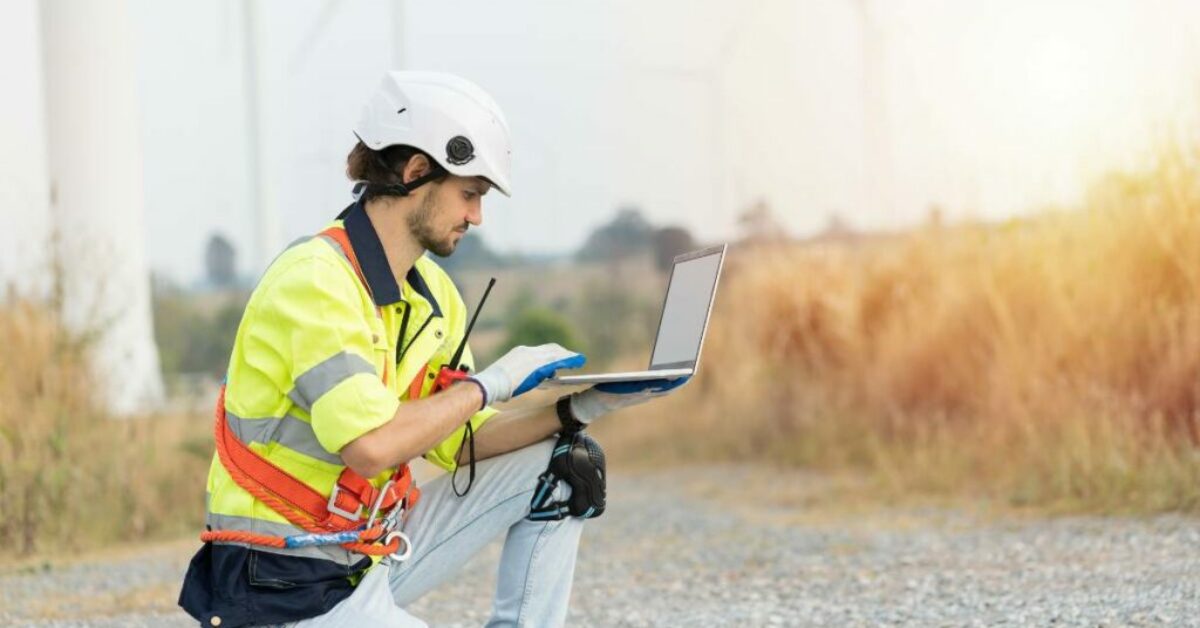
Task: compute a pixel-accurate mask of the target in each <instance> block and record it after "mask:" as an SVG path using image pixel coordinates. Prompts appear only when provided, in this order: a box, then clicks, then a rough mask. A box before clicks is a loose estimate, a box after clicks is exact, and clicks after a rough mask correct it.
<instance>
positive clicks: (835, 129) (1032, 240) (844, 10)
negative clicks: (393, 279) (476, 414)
mask: <svg viewBox="0 0 1200 628" xmlns="http://www.w3.org/2000/svg"><path fill="white" fill-rule="evenodd" d="M1198 28H1200V5H1198V4H1196V3H1194V2H1189V1H1187V0H1154V1H1149V2H1147V1H1134V0H1103V1H1086V2H1085V1H1069V0H1058V1H1055V2H1045V1H1033V0H1028V1H1026V0H1013V1H1010V2H1006V3H991V2H982V1H980V2H961V1H958V2H952V1H949V0H912V1H910V2H905V3H893V2H884V1H882V0H811V1H799V0H797V1H784V0H760V1H756V2H750V3H740V4H739V3H728V2H715V1H709V0H701V1H697V0H690V1H688V2H683V1H664V2H654V3H646V2H630V1H623V0H622V1H610V2H603V3H599V2H588V3H555V2H534V1H519V2H516V1H514V2H504V3H496V2H484V1H463V2H455V3H449V4H447V3H418V2H405V1H404V0H289V1H284V0H214V1H210V2H183V1H179V0H155V1H151V0H107V1H104V2H100V1H98V0H97V1H89V0H40V1H39V0H7V1H6V2H5V3H4V4H3V7H0V85H2V86H3V94H4V96H3V98H0V137H2V138H3V141H0V218H2V220H3V222H2V224H3V225H4V226H3V229H0V282H3V285H4V290H3V293H2V294H0V504H3V510H0V554H3V555H24V554H29V553H34V552H37V551H38V550H39V548H44V547H46V546H47V544H49V543H51V542H52V540H53V539H58V538H61V537H62V534H63V533H64V531H65V530H66V526H69V525H70V523H69V522H70V521H71V519H72V518H71V517H70V514H71V513H73V512H78V511H79V509H80V508H82V506H81V505H79V503H78V502H79V500H77V499H74V498H73V497H72V496H73V495H79V494H86V495H91V496H94V497H96V498H97V499H103V500H104V502H103V503H107V504H111V505H112V507H111V508H105V509H103V510H104V512H102V513H99V514H97V513H95V512H94V511H93V512H90V513H89V515H88V516H89V518H90V520H92V521H94V524H93V525H91V526H89V529H88V531H87V533H86V534H78V533H75V534H72V535H71V537H70V538H71V541H70V542H71V543H74V544H76V545H78V546H79V547H87V546H95V545H103V544H106V543H110V542H113V541H117V540H130V539H145V538H174V537H177V536H180V535H188V534H192V533H194V532H195V530H197V529H198V528H199V526H200V522H201V521H202V514H203V490H204V489H203V482H204V480H203V478H204V477H205V473H206V469H207V465H208V464H209V460H210V457H211V452H212V446H211V436H210V434H209V430H210V429H211V422H210V416H209V406H210V405H211V403H212V400H213V398H214V394H215V390H216V386H217V384H218V382H219V380H220V377H221V376H222V374H223V371H224V368H225V361H226V360H227V357H228V354H229V350H230V347H231V344H232V339H233V337H234V333H235V331H236V329H237V325H238V322H239V320H240V318H241V312H242V307H243V306H244V303H245V301H246V299H247V298H248V295H249V292H250V290H252V288H253V286H254V284H255V281H256V279H257V277H258V276H259V274H260V273H261V272H262V270H263V269H264V268H265V266H266V264H267V263H269V261H270V260H271V259H272V258H273V257H274V256H275V255H276V254H277V253H278V252H279V251H280V250H282V248H283V246H284V245H285V244H286V243H287V242H290V241H291V240H292V239H294V238H297V237H299V236H302V235H306V234H311V233H314V232H316V231H318V230H320V229H321V228H322V227H323V226H324V225H325V224H326V223H327V222H328V221H330V220H331V219H332V218H333V217H334V216H335V215H336V214H337V213H338V212H339V211H340V210H341V209H342V208H343V207H344V206H345V205H346V204H347V203H348V202H349V201H350V194H349V192H350V182H349V181H348V180H347V179H346V177H345V174H344V167H345V158H346V154H347V153H348V152H349V150H350V148H351V147H352V145H353V142H354V137H353V135H352V134H351V131H350V129H351V127H352V125H353V123H354V121H355V119H356V117H357V115H358V111H359V107H360V106H361V104H362V103H363V102H364V101H365V99H366V98H367V96H368V95H369V93H370V92H371V91H372V89H373V88H374V87H375V85H376V84H377V82H378V81H379V79H380V77H381V76H382V74H383V72H385V71H386V70H388V69H400V68H403V69H423V70H440V71H448V72H453V73H456V74H460V75H462V76H465V77H467V78H469V79H471V80H473V81H475V82H477V83H478V84H480V85H481V86H483V87H484V88H485V89H486V90H488V91H489V92H490V93H491V94H492V95H493V96H494V97H495V98H496V100H497V101H498V102H499V103H500V105H501V106H502V108H503V109H504V111H505V113H506V115H507V117H508V121H509V123H510V126H511V128H512V133H513V138H514V151H513V152H514V159H513V163H514V176H513V189H514V195H513V197H512V198H511V199H508V198H503V197H501V196H500V195H498V194H493V195H489V196H488V197H487V199H486V202H485V204H484V207H485V212H484V225H483V227H482V228H479V229H474V230H472V231H471V233H470V234H469V235H468V236H467V238H466V239H465V240H464V241H463V243H462V244H461V245H460V247H459V251H458V252H457V253H456V254H455V255H454V256H453V257H451V258H449V259H446V260H439V263H442V264H443V265H444V266H445V267H447V268H448V269H449V270H450V271H451V273H452V275H453V276H454V277H455V279H456V281H457V283H458V285H459V287H460V289H461V291H462V292H463V294H464V296H465V298H466V300H467V302H468V303H469V304H474V303H475V302H476V300H477V299H478V297H479V295H480V294H481V292H482V288H483V286H484V285H485V283H486V281H487V278H488V277H490V276H496V277H498V278H499V279H500V281H499V283H498V285H497V288H496V290H495V292H494V293H493V295H492V298H491V300H490V302H489V304H488V307H487V309H486V310H485V311H484V312H483V314H482V317H481V322H480V325H479V327H478V329H477V331H476V333H475V335H474V336H473V338H472V341H473V347H474V349H475V352H476V354H477V355H478V356H480V360H479V361H480V362H481V363H486V362H487V361H488V360H489V359H490V358H494V357H496V356H498V355H500V354H501V353H502V352H503V351H505V350H506V349H507V348H508V347H510V346H512V345H515V344H529V343H537V342H545V341H551V340H553V341H558V342H562V343H564V344H566V345H568V346H571V347H577V348H579V349H580V350H583V351H585V352H587V353H588V355H589V357H590V362H591V363H593V364H598V365H600V366H608V365H611V366H631V365H632V366H640V365H641V364H642V363H644V361H645V360H646V359H647V357H648V355H647V354H648V351H649V344H650V342H651V340H652V338H653V333H654V326H655V322H656V321H657V318H658V310H659V308H660V306H661V303H660V298H661V294H662V289H663V286H664V284H665V281H666V275H665V272H666V271H668V270H669V267H670V260H671V258H672V257H673V256H674V255H676V254H678V253H681V252H684V251H687V250H691V249H693V248H698V247H700V246H703V245H708V244H713V243H717V242H729V243H731V244H732V249H731V253H730V256H729V259H728V261H727V267H726V268H727V269H726V274H725V277H724V278H723V280H722V285H721V288H720V292H719V294H718V303H717V309H716V311H715V313H714V319H713V321H712V323H711V333H710V336H709V339H708V342H707V344H706V347H705V360H704V361H705V364H704V369H703V370H702V371H701V373H700V375H699V376H698V377H697V378H696V379H695V381H694V382H692V383H691V384H690V385H689V386H687V387H686V388H683V389H681V392H680V393H678V394H675V395H672V396H671V397H670V398H669V399H667V400H665V401H663V402H661V403H660V404H656V405H655V407H654V408H653V409H649V410H647V409H642V410H640V411H631V412H629V413H626V414H623V415H620V416H618V417H615V418H614V419H612V420H610V421H606V422H605V423H603V424H602V425H600V426H599V427H598V432H599V435H600V438H601V440H602V442H604V443H605V444H606V446H607V447H608V449H609V451H610V455H611V456H612V457H613V458H614V459H615V460H616V461H617V464H618V465H628V467H629V468H635V467H636V466H637V465H639V464H649V465H656V466H657V465H667V464H700V463H704V462H706V461H710V460H739V461H747V460H750V461H754V462H760V463H763V464H768V465H775V464H783V465H803V466H808V467H812V468H815V469H820V470H823V471H825V472H828V473H834V474H839V473H849V474H853V475H854V476H855V477H860V478H863V479H864V480H865V486H867V487H869V488H868V489H866V490H869V491H871V492H872V494H873V495H886V496H905V495H926V494H937V495H949V496H955V495H971V496H979V495H985V496H989V497H990V498H994V499H995V500H996V501H997V502H999V503H1004V504H1012V505H1016V506H1030V507H1036V508H1045V509H1050V510H1055V511H1058V510H1062V511H1069V512H1075V511H1105V512H1108V511H1133V512H1147V511H1160V510H1177V511H1191V512H1195V511H1197V510H1200V449H1198V442H1200V418H1198V415H1197V412H1198V408H1200V377H1198V376H1200V178H1198V177H1197V175H1200V153H1198V152H1197V151H1196V148H1197V143H1196V140H1197V137H1198V136H1197V122H1198V114H1200V109H1198V108H1197V106H1198V104H1200V103H1198V102H1197V96H1198V95H1200V92H1198V89H1197V88H1198V87H1200V81H1198V80H1197V79H1198V78H1200V49H1197V44H1196V43H1195V42H1196V41H1197V37H1196V35H1197V29H1198ZM106 513H107V514H106ZM130 513H132V514H130ZM64 515H66V516H64ZM130 516H132V518H133V520H132V521H130V520H129V518H130Z"/></svg>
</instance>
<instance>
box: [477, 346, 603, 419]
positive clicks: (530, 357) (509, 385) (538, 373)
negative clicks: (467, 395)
mask: <svg viewBox="0 0 1200 628" xmlns="http://www.w3.org/2000/svg"><path fill="white" fill-rule="evenodd" d="M586 361H587V358H586V357H584V356H583V354H582V353H575V352H574V351H568V350H566V349H564V348H562V347H561V346H559V345H557V344H554V343H550V344H545V345H538V346H536V347H513V348H512V349H511V350H509V352H508V353H505V354H504V356H503V357H501V358H500V359H499V360H496V361H495V362H493V363H492V365H491V366H489V367H487V368H485V369H483V370H482V371H480V372H478V373H476V374H474V375H472V376H471V377H469V378H468V379H472V380H475V383H477V384H479V387H480V388H482V389H483V405H485V406H486V405H488V404H492V403H496V402H500V401H508V400H509V399H512V398H513V397H516V396H518V395H520V394H521V393H525V392H528V391H530V390H533V389H534V388H537V385H538V384H540V383H542V380H544V379H546V378H548V377H551V376H553V375H554V372H555V371H557V370H558V369H577V368H579V367H581V366H583V363H584V362H586Z"/></svg>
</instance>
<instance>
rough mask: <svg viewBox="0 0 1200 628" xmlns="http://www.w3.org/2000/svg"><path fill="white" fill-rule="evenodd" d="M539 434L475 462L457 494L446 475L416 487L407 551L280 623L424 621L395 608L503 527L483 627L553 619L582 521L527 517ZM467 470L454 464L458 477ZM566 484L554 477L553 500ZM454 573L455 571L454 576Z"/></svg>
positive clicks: (445, 576) (545, 458)
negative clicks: (324, 605)
mask: <svg viewBox="0 0 1200 628" xmlns="http://www.w3.org/2000/svg"><path fill="white" fill-rule="evenodd" d="M553 447H554V441H553V440H546V441H542V442H540V443H536V444H534V445H530V446H528V447H525V448H524V449H520V450H518V451H514V452H511V453H508V454H505V455H503V456H497V457H495V458H492V459H489V460H484V461H482V462H480V463H478V464H477V465H476V476H475V483H474V485H472V487H471V491H470V492H469V493H467V495H466V497H458V496H457V495H455V494H454V491H453V490H452V488H451V486H450V476H449V475H448V474H447V475H442V476H439V477H438V478H437V479H435V480H433V481H431V482H428V483H427V484H425V485H423V486H422V487H421V500H420V503H419V504H418V505H417V507H416V508H415V509H413V512H412V514H411V516H409V518H408V521H407V522H406V523H405V525H404V532H405V534H407V535H408V537H409V538H410V539H411V540H412V544H413V553H412V556H410V557H409V558H408V560H406V561H404V562H402V563H397V562H393V561H391V560H384V561H382V562H380V563H379V564H378V565H376V566H375V567H374V568H372V569H371V570H370V571H369V572H367V575H366V576H364V578H363V580H362V582H360V583H359V585H358V588H357V589H355V591H354V593H353V594H352V595H351V596H350V597H349V598H347V599H345V600H343V601H342V602H341V603H340V604H338V605H337V606H335V607H334V608H333V609H332V610H330V611H329V612H328V613H326V614H324V615H321V616H320V617H313V618H311V619H305V620H303V621H300V622H295V623H291V624H286V625H287V626H292V627H295V628H318V627H324V626H364V627H365V626H404V627H408V626H425V625H426V624H425V622H423V621H421V620H419V619H417V618H415V617H413V616H412V615H409V614H408V613H407V612H405V611H404V610H403V607H404V606H406V605H408V604H409V603H411V602H413V601H414V600H416V599H417V598H419V597H421V596H422V595H425V594H426V593H428V592H429V591H431V590H433V589H434V588H436V587H437V586H438V585H440V584H442V583H443V582H446V581H447V580H449V579H450V578H452V577H455V576H456V574H458V573H459V571H460V569H461V568H462V566H463V565H464V564H466V562H467V560H468V559H470V558H471V557H472V556H474V555H475V554H477V553H479V551H480V550H482V549H483V548H484V546H486V545H487V544H488V543H489V542H490V541H491V540H492V539H494V538H496V537H497V536H499V535H500V534H501V533H505V534H506V536H505V538H504V550H503V552H502V553H501V555H500V573H499V578H498V582H497V585H496V595H495V598H494V599H493V602H492V616H491V619H489V620H488V623H487V625H488V626H497V627H499V626H539V627H540V626H561V625H562V624H563V622H564V621H565V620H566V616H567V602H568V600H569V599H570V597H571V581H572V579H573V577H574V574H575V553H576V550H577V549H578V547H579V535H580V533H581V532H582V531H583V521H582V520H581V519H576V518H574V517H568V518H566V519H563V520H561V521H538V522H534V521H529V520H528V519H526V518H525V517H526V515H528V514H529V501H530V500H531V499H532V498H533V490H534V488H535V487H536V485H537V476H538V475H539V474H540V473H542V471H545V470H546V466H547V465H548V464H549V462H550V452H551V450H552V449H553ZM468 471H469V469H466V468H464V469H463V470H462V471H460V472H459V478H458V481H459V484H460V486H461V485H463V484H465V479H466V478H465V477H464V476H465V475H466V474H467V473H468ZM569 493H570V488H569V487H568V486H567V485H566V483H565V482H560V483H559V486H558V491H557V493H556V496H555V498H556V499H563V498H565V497H566V496H567V495H569ZM458 577H462V576H461V575H459V576H458Z"/></svg>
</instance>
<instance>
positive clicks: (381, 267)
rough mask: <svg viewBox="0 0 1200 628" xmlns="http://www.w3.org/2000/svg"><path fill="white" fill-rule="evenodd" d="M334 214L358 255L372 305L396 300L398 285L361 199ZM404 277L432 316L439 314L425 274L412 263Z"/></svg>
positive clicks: (440, 310)
mask: <svg viewBox="0 0 1200 628" xmlns="http://www.w3.org/2000/svg"><path fill="white" fill-rule="evenodd" d="M338 218H342V219H343V225H344V226H345V228H346V235H347V236H349V238H350V246H351V247H353V248H354V255H355V257H357V258H358V265H359V266H360V267H361V268H362V274H363V277H366V279H367V287H368V288H370V289H371V297H372V298H373V299H374V300H375V305H378V306H379V307H384V306H387V305H391V304H393V303H397V302H399V301H400V285H399V284H397V283H396V278H395V276H393V275H392V267H391V266H390V265H389V264H388V258H387V253H386V252H384V250H383V243H382V242H380V241H379V234H378V233H377V232H376V231H375V225H373V224H371V218H370V217H369V216H367V210H366V208H364V207H363V203H362V201H361V200H360V201H358V202H356V203H354V204H353V205H351V206H349V207H347V208H346V210H345V211H343V212H342V214H341V215H340V216H338ZM404 279H405V281H407V282H408V285H409V286H411V287H412V289H413V290H414V291H416V293H417V294H419V295H421V296H422V297H424V298H425V300H426V301H429V305H430V306H431V307H432V308H433V315H434V316H441V315H442V308H441V307H439V306H438V302H437V300H436V299H434V298H433V293H432V292H430V290H429V284H427V283H425V278H424V277H422V276H421V273H419V272H417V267H416V265H415V264H414V265H413V267H412V268H410V269H409V271H408V274H407V275H406V276H405V277H404Z"/></svg>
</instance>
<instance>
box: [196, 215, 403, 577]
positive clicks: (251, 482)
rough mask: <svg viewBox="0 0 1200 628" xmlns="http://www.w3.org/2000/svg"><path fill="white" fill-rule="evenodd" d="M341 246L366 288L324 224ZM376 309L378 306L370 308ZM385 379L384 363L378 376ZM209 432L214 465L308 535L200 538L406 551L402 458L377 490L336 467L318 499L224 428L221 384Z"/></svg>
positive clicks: (344, 242)
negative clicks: (335, 474)
mask: <svg viewBox="0 0 1200 628" xmlns="http://www.w3.org/2000/svg"><path fill="white" fill-rule="evenodd" d="M321 235H323V236H327V237H329V238H330V239H331V240H333V241H334V242H335V243H337V245H338V246H339V247H340V248H341V249H342V252H343V253H345V255H346V258H347V259H348V260H349V261H350V265H351V266H353V267H354V272H355V274H356V275H358V279H359V281H361V282H362V284H363V286H366V287H367V291H368V292H369V291H370V286H369V284H367V281H366V278H365V276H364V275H363V272H362V267H361V266H360V265H359V262H358V257H357V256H355V254H354V248H353V247H352V246H351V245H350V239H349V237H348V236H347V235H346V230H345V229H343V228H341V227H330V228H328V229H326V230H325V231H322V232H321ZM376 315H378V316H380V317H382V316H383V312H382V310H380V309H379V308H378V307H376ZM387 380H388V371H387V367H386V366H385V368H384V373H383V382H384V384H385V385H386V384H387ZM213 431H214V438H215V440H216V445H217V456H218V458H219V459H220V461H221V465H222V466H224V467H225V470H226V471H227V472H228V473H229V476H230V477H231V478H233V481H234V482H236V483H237V485H238V486H240V487H241V488H242V489H243V490H245V491H246V492H247V493H250V494H251V495H253V496H254V497H255V498H256V499H258V500H259V501H261V502H263V503H264V504H266V505H267V506H269V507H270V508H271V509H272V510H274V511H275V512H277V513H279V514H280V515H282V516H283V517H284V518H285V519H287V520H288V521H289V522H290V523H291V524H292V525H294V526H296V527H298V528H302V529H304V530H307V531H308V532H309V534H299V535H292V536H282V537H281V536H273V535H268V534H259V533H255V532H246V531H241V530H208V531H205V532H204V533H202V534H201V535H200V540H201V541H204V542H206V543H207V542H212V541H223V542H234V543H247V544H250V545H263V546H267V547H275V548H288V549H291V548H299V547H308V546H313V545H340V546H341V547H343V548H345V549H346V550H349V551H351V552H357V553H359V554H369V555H374V556H382V555H390V556H391V557H392V558H393V559H395V560H404V559H406V558H408V556H409V555H410V554H411V552H412V544H411V543H410V542H409V540H408V537H407V536H405V535H404V533H403V532H401V531H400V530H399V529H397V527H398V524H399V522H400V517H401V515H402V514H403V513H404V512H406V511H408V510H411V509H412V508H413V507H414V506H415V505H416V503H417V500H418V499H419V498H420V495H421V491H420V490H419V489H418V488H417V486H416V484H415V483H414V482H413V478H412V474H411V473H410V472H409V469H408V465H407V464H401V465H400V466H398V467H397V468H396V470H395V472H394V473H393V474H392V477H391V478H390V479H389V480H388V481H387V482H386V483H385V484H384V485H383V487H382V488H379V489H376V488H375V487H374V486H372V485H371V483H370V482H369V481H367V479H366V478H364V477H362V476H361V475H359V474H358V473H355V472H354V471H353V470H352V469H350V467H346V468H345V469H343V470H342V473H341V475H340V476H338V479H337V482H335V483H334V485H333V488H332V489H331V491H330V493H329V497H328V498H326V497H324V496H323V495H322V494H321V493H319V492H318V491H316V490H315V489H313V488H312V487H310V486H309V485H307V484H305V483H304V482H302V481H300V480H298V479H296V478H295V477H293V476H292V475H290V474H288V473H287V472H286V471H284V470H283V469H280V468H279V467H278V466H276V465H274V464H272V463H271V462H270V461H269V460H267V459H266V458H264V457H263V456H260V455H259V454H257V453H255V452H254V451H253V450H251V449H250V448H249V447H248V446H246V444H245V443H243V442H242V441H241V440H240V439H238V438H237V436H236V435H234V434H233V433H232V432H231V431H230V429H229V423H228V421H226V419H225V386H221V392H220V394H219V395H218V397H217V408H216V422H215V425H214V430H213Z"/></svg>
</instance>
